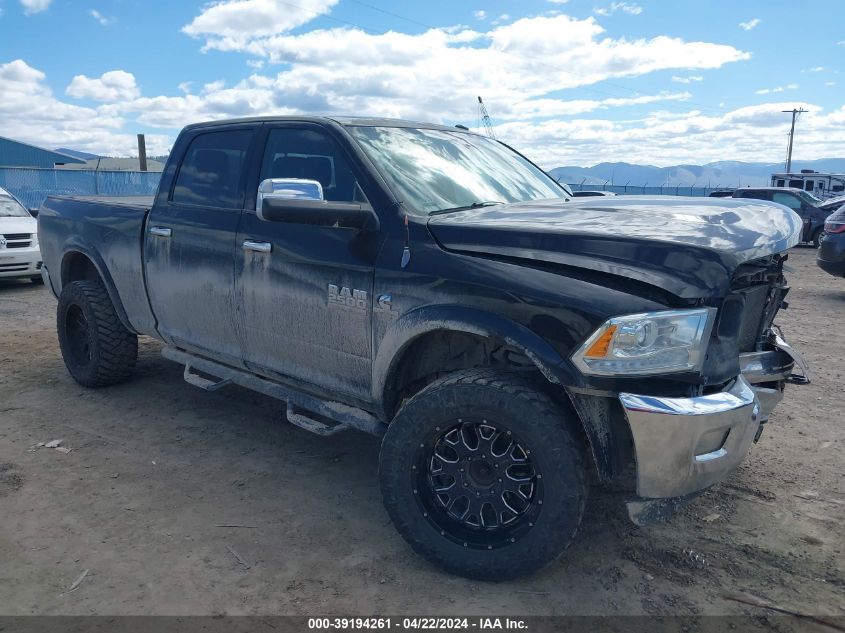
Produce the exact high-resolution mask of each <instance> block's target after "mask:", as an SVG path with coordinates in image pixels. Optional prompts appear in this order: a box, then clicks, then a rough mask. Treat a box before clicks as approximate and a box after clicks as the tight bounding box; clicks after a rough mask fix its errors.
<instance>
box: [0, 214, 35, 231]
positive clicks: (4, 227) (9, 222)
mask: <svg viewBox="0 0 845 633" xmlns="http://www.w3.org/2000/svg"><path fill="white" fill-rule="evenodd" d="M37 232H38V221H37V220H36V219H35V218H17V217H11V218H10V217H6V216H0V233H30V234H35V233H37Z"/></svg>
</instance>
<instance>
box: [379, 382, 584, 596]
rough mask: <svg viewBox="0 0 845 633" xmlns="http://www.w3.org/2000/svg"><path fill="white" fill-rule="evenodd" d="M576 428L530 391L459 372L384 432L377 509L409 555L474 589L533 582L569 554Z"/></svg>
mask: <svg viewBox="0 0 845 633" xmlns="http://www.w3.org/2000/svg"><path fill="white" fill-rule="evenodd" d="M582 455H583V445H582V442H581V440H580V437H579V436H578V433H577V431H576V430H575V429H574V427H573V421H572V420H570V419H568V415H567V414H566V413H564V412H563V411H562V410H561V409H560V408H558V407H557V406H556V405H555V404H554V403H553V402H552V401H551V400H550V399H549V398H548V397H547V396H546V395H544V394H543V393H542V392H540V391H539V390H538V389H537V388H536V387H535V386H534V385H533V384H532V383H531V382H530V381H528V380H527V379H525V378H522V377H518V376H516V375H513V374H508V373H503V372H498V371H494V370H487V369H474V370H466V371H459V372H455V373H453V374H450V375H448V376H446V377H444V378H442V379H440V380H437V381H436V382H434V383H432V384H431V385H429V386H428V387H426V388H425V389H423V390H422V391H421V392H420V393H418V394H417V395H415V396H414V397H412V398H411V399H410V400H409V401H408V402H407V403H406V404H405V405H404V406H403V407H402V409H401V410H400V411H399V413H398V414H397V415H396V417H395V419H394V420H393V422H392V423H391V425H390V427H388V430H387V433H386V434H385V437H384V440H383V442H382V448H381V456H380V467H379V476H380V480H381V489H382V495H383V498H384V503H385V507H386V508H387V511H388V514H389V515H390V518H391V519H392V520H393V523H394V525H395V526H396V528H397V529H398V531H399V533H400V534H401V535H402V536H403V537H404V538H405V540H407V541H408V542H409V543H410V544H411V546H412V547H413V548H414V550H415V551H416V552H417V553H418V554H420V555H422V556H423V557H425V558H426V559H428V560H429V561H431V562H433V563H435V564H436V565H439V566H441V567H443V568H444V569H446V570H447V571H449V572H452V573H454V574H458V575H461V576H466V577H468V578H474V579H479V580H507V579H510V578H516V577H518V576H523V575H525V574H529V573H531V572H533V571H535V570H537V569H539V568H541V567H543V566H544V565H546V564H548V563H549V562H551V561H553V560H554V559H556V558H557V557H558V556H559V555H560V554H561V553H562V552H563V550H564V549H566V547H567V546H568V545H569V544H570V543H571V541H572V539H573V537H574V535H575V532H576V530H577V529H578V526H579V524H580V522H581V518H582V516H583V511H584V503H585V500H586V485H585V479H586V476H585V471H584V460H583V456H582Z"/></svg>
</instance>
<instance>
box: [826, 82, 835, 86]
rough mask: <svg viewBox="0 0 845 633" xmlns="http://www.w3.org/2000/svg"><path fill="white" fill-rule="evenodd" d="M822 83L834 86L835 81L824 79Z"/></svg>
mask: <svg viewBox="0 0 845 633" xmlns="http://www.w3.org/2000/svg"><path fill="white" fill-rule="evenodd" d="M824 85H825V86H835V85H836V82H835V81H826V82H824Z"/></svg>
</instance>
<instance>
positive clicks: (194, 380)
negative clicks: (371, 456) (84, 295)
mask: <svg viewBox="0 0 845 633" xmlns="http://www.w3.org/2000/svg"><path fill="white" fill-rule="evenodd" d="M161 355H162V356H164V357H165V358H167V359H168V360H172V361H175V362H177V363H180V364H182V365H184V366H185V374H184V377H185V381H186V382H187V383H189V384H191V385H194V386H195V387H199V388H200V389H204V390H206V391H215V390H217V389H220V388H221V387H225V386H226V385H229V384H235V385H240V386H241V387H246V388H247V389H252V390H253V391H258V392H259V393H263V394H264V395H267V396H270V397H271V398H276V399H278V400H284V401H285V402H287V420H288V422H290V423H291V424H293V425H295V426H298V427H299V428H301V429H304V430H306V431H310V432H311V433H316V434H317V435H322V436H328V435H334V434H335V433H339V432H340V431H344V430H346V429H357V430H359V431H364V432H365V433H369V434H371V435H376V436H381V435H384V431H385V430H386V429H387V425H386V424H385V423H384V422H382V421H381V420H379V419H378V418H377V417H375V416H374V415H373V414H372V413H369V412H367V411H364V410H363V409H358V408H355V407H351V406H348V405H345V404H342V403H340V402H333V401H331V400H322V399H320V398H317V397H315V396H312V395H309V394H307V393H302V392H301V391H297V390H296V389H294V388H292V387H288V386H286V385H283V384H281V383H278V382H274V381H272V380H267V379H266V378H261V377H260V376H256V375H255V374H251V373H249V372H246V371H243V370H241V369H235V368H234V367H229V366H228V365H223V364H222V363H218V362H215V361H213V360H208V359H207V358H203V357H201V356H196V355H194V354H190V353H188V352H185V351H183V350H181V349H178V348H176V347H170V346H168V347H165V348H164V349H162V350H161ZM194 370H196V371H200V372H202V373H203V374H207V375H209V376H212V377H216V378H219V380H217V381H215V380H212V379H209V378H205V377H203V376H200V375H198V374H196V373H195V371H194ZM312 416H313V417H312Z"/></svg>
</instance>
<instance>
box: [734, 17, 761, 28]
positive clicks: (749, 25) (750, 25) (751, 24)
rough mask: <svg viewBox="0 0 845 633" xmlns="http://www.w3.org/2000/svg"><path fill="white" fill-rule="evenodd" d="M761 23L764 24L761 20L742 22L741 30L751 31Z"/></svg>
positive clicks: (740, 24)
mask: <svg viewBox="0 0 845 633" xmlns="http://www.w3.org/2000/svg"><path fill="white" fill-rule="evenodd" d="M760 22H762V20H761V19H760V18H754V19H753V20H748V22H740V23H739V28H741V29H742V30H743V31H750V30H751V29H753V28H754V27H755V26H757V25H758V24H760Z"/></svg>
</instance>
